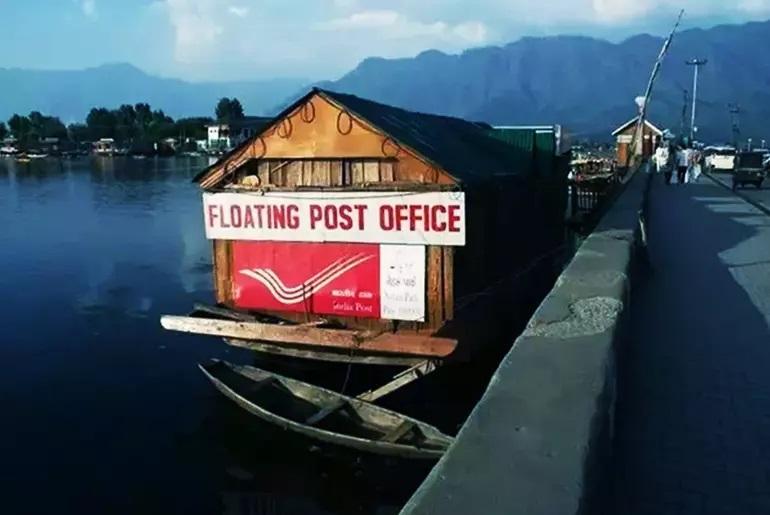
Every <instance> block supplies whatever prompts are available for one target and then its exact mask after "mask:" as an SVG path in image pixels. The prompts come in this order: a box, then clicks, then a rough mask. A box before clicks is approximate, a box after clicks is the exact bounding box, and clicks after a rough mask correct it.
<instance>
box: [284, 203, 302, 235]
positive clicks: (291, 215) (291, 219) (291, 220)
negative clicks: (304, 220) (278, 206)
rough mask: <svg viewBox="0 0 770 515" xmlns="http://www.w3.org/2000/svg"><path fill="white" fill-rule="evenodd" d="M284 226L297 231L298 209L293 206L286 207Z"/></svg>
mask: <svg viewBox="0 0 770 515" xmlns="http://www.w3.org/2000/svg"><path fill="white" fill-rule="evenodd" d="M286 219H287V220H286V225H288V226H289V229H299V207H298V206H297V205H295V204H289V205H288V206H286Z"/></svg>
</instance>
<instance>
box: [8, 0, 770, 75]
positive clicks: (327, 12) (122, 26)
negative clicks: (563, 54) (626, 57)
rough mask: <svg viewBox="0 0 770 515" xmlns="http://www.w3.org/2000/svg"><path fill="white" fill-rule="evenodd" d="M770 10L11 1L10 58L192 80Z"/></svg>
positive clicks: (584, 1)
mask: <svg viewBox="0 0 770 515" xmlns="http://www.w3.org/2000/svg"><path fill="white" fill-rule="evenodd" d="M681 7H684V8H685V9H686V11H687V16H686V19H685V22H684V28H690V27H694V26H701V27H708V26H711V25H715V24H719V23H734V22H743V21H749V20H765V19H769V18H770V0H727V1H725V0H678V1H676V2H673V1H670V0H540V1H535V0H0V13H2V15H0V34H2V39H1V40H2V42H3V43H2V49H3V51H2V52H0V67H23V68H45V69H73V68H74V69H77V68H84V67H91V66H97V65H99V64H103V63H112V62H129V63H132V64H134V65H136V66H138V67H140V68H142V69H144V70H146V71H148V72H151V73H153V74H158V75H163V76H168V77H180V78H184V79H188V80H233V79H265V78H272V77H279V76H280V77H286V76H292V77H301V78H311V79H322V78H336V77H337V76H339V75H340V74H342V73H344V72H345V71H348V70H349V69H351V68H352V67H353V66H355V65H356V64H357V63H358V62H359V61H360V60H361V59H363V58H365V57H368V56H382V57H404V56H413V55H415V54H417V53H419V52H420V51H422V50H425V49H429V48H437V49H440V50H443V51H446V52H459V51H462V50H463V49H466V48H471V47H477V46H486V45H499V44H504V43H508V42H511V41H514V40H516V39H518V38H520V37H522V36H528V35H533V36H539V35H553V34H562V33H568V34H583V35H590V36H595V37H601V38H607V39H610V40H615V41H617V40H620V39H623V38H624V37H627V36H629V35H632V34H635V33H638V32H648V33H652V34H663V33H665V32H667V31H668V30H669V28H670V26H671V25H672V23H673V20H674V18H675V17H676V13H677V12H678V9H679V8H681Z"/></svg>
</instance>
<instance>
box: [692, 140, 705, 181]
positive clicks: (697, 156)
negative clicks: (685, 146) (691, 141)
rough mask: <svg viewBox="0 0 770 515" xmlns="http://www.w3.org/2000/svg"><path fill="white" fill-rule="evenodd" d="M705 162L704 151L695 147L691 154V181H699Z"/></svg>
mask: <svg viewBox="0 0 770 515" xmlns="http://www.w3.org/2000/svg"><path fill="white" fill-rule="evenodd" d="M702 163H703V153H702V152H701V151H700V150H699V149H697V148H695V149H693V151H692V154H691V155H690V182H698V178H699V177H700V174H701V164H702Z"/></svg>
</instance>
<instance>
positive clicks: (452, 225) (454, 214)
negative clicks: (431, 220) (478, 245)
mask: <svg viewBox="0 0 770 515" xmlns="http://www.w3.org/2000/svg"><path fill="white" fill-rule="evenodd" d="M449 232H460V206H458V205H453V206H449Z"/></svg>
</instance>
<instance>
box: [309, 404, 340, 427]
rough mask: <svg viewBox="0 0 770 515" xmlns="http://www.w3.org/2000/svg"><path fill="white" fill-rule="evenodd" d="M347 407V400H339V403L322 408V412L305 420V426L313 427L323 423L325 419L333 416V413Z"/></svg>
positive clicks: (319, 411)
mask: <svg viewBox="0 0 770 515" xmlns="http://www.w3.org/2000/svg"><path fill="white" fill-rule="evenodd" d="M347 405H348V400H347V399H338V400H337V401H335V402H333V403H331V404H329V405H328V406H326V407H324V408H321V409H320V410H318V411H317V412H315V413H314V414H313V415H311V416H309V417H308V418H307V420H305V425H306V426H313V425H315V424H317V423H319V422H320V421H322V420H323V419H325V418H326V417H328V416H329V415H331V414H332V413H334V412H335V411H337V410H339V409H342V408H344V407H346V406H347Z"/></svg>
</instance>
